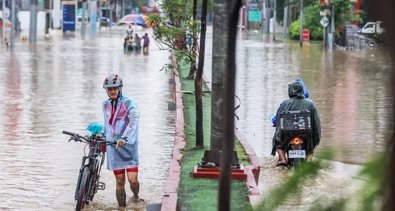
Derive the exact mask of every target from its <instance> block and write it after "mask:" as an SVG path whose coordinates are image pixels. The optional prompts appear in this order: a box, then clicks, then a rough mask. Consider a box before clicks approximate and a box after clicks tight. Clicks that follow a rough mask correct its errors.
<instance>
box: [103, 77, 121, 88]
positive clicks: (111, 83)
mask: <svg viewBox="0 0 395 211" xmlns="http://www.w3.org/2000/svg"><path fill="white" fill-rule="evenodd" d="M122 86H123V82H122V78H121V76H119V75H117V74H110V75H108V76H107V77H106V78H105V79H104V82H103V88H104V89H107V88H110V87H119V88H121V87H122Z"/></svg>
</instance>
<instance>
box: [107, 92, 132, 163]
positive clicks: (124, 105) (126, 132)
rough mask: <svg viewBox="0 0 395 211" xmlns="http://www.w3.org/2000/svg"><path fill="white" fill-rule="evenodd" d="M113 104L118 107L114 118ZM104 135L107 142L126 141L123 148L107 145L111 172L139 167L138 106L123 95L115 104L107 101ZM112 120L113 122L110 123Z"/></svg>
mask: <svg viewBox="0 0 395 211" xmlns="http://www.w3.org/2000/svg"><path fill="white" fill-rule="evenodd" d="M113 103H114V105H115V106H116V108H115V112H114V113H113V118H111V113H112V111H113ZM103 114H104V132H103V133H104V134H105V137H106V140H107V141H117V140H118V139H121V138H123V139H125V140H126V144H125V145H124V146H123V147H119V148H118V149H115V146H112V145H107V168H108V169H109V170H116V169H125V168H131V167H136V166H138V165H139V158H138V122H139V113H138V110H137V106H136V104H135V103H134V102H133V101H132V100H131V99H129V98H128V97H125V96H123V95H120V96H119V97H118V99H117V101H116V103H115V102H112V100H110V99H107V100H105V101H104V102H103ZM110 120H112V121H110Z"/></svg>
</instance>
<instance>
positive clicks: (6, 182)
mask: <svg viewBox="0 0 395 211" xmlns="http://www.w3.org/2000/svg"><path fill="white" fill-rule="evenodd" d="M125 30H126V28H125V29H124V28H113V29H112V30H107V29H102V31H100V32H98V33H97V37H96V39H94V40H90V39H88V38H89V36H88V35H87V36H86V38H85V39H81V36H80V34H79V32H77V33H76V34H75V35H74V36H73V35H69V34H68V35H65V36H63V35H62V33H61V32H59V31H53V33H52V35H51V37H50V39H48V40H39V41H38V42H37V45H36V46H29V44H28V43H23V42H17V43H16V45H15V50H14V52H13V53H11V52H9V51H7V50H6V48H5V47H1V48H0V55H1V57H0V93H1V94H0V102H1V104H0V116H1V121H0V137H2V138H1V140H0V143H1V147H0V156H1V159H0V187H1V188H0V199H1V202H0V210H72V209H74V207H75V201H74V191H75V186H76V180H77V176H78V171H79V168H80V163H81V157H82V155H83V154H84V147H85V144H82V143H76V142H68V137H67V136H66V135H64V134H62V131H63V130H67V131H72V132H77V133H80V134H84V133H86V131H85V128H86V127H87V125H88V124H89V123H90V122H92V121H98V122H102V119H103V117H102V111H101V105H102V102H103V100H104V99H106V97H107V95H106V93H105V91H104V89H103V88H102V83H103V80H104V78H105V76H106V75H107V74H110V73H119V74H120V75H121V76H122V77H123V80H124V88H123V93H124V95H127V96H129V97H131V98H133V99H134V100H135V101H136V103H137V106H138V109H139V112H140V124H139V153H140V168H139V169H140V172H139V180H140V197H141V198H143V199H145V202H146V203H147V204H152V203H160V202H161V199H162V195H163V191H164V186H165V183H166V179H167V172H168V165H169V162H168V161H169V158H170V156H171V150H172V147H173V141H174V117H175V115H174V112H173V111H168V102H169V101H171V100H172V94H171V85H170V84H169V82H168V81H169V77H170V75H169V74H168V73H165V72H163V71H159V70H160V69H161V68H162V66H163V65H164V64H167V63H170V59H169V56H170V53H169V52H168V51H161V50H159V49H158V48H157V47H156V46H155V44H154V42H152V45H151V47H150V52H149V55H143V54H142V53H131V54H124V52H123V37H124V35H125ZM137 32H138V33H139V35H140V36H142V35H143V33H145V32H148V33H149V35H152V31H151V30H147V31H137ZM86 151H87V150H86ZM101 175H102V177H101V181H102V182H105V183H106V189H105V190H104V191H99V192H98V193H97V195H96V196H95V199H94V201H93V203H91V204H90V206H88V210H98V209H99V210H114V209H116V208H117V201H116V197H115V178H114V175H113V173H112V172H110V171H108V170H107V169H105V168H104V169H103V171H102V174H101ZM125 187H126V194H127V197H128V198H130V197H132V192H131V190H130V188H129V185H128V183H127V185H126V186H125ZM128 204H129V205H128V208H130V209H132V208H134V207H137V208H141V207H143V206H141V204H140V205H139V204H133V203H128ZM128 210H129V209H128ZM135 210H143V209H135Z"/></svg>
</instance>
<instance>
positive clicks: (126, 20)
mask: <svg viewBox="0 0 395 211" xmlns="http://www.w3.org/2000/svg"><path fill="white" fill-rule="evenodd" d="M121 24H137V25H139V26H142V27H147V26H148V17H147V16H145V15H142V14H129V15H125V16H123V18H122V19H121V20H120V21H118V25H121Z"/></svg>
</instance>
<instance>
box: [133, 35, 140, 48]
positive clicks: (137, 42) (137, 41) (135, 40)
mask: <svg viewBox="0 0 395 211" xmlns="http://www.w3.org/2000/svg"><path fill="white" fill-rule="evenodd" d="M134 43H136V45H137V46H141V38H140V37H139V35H138V34H137V33H135V34H134Z"/></svg>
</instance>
